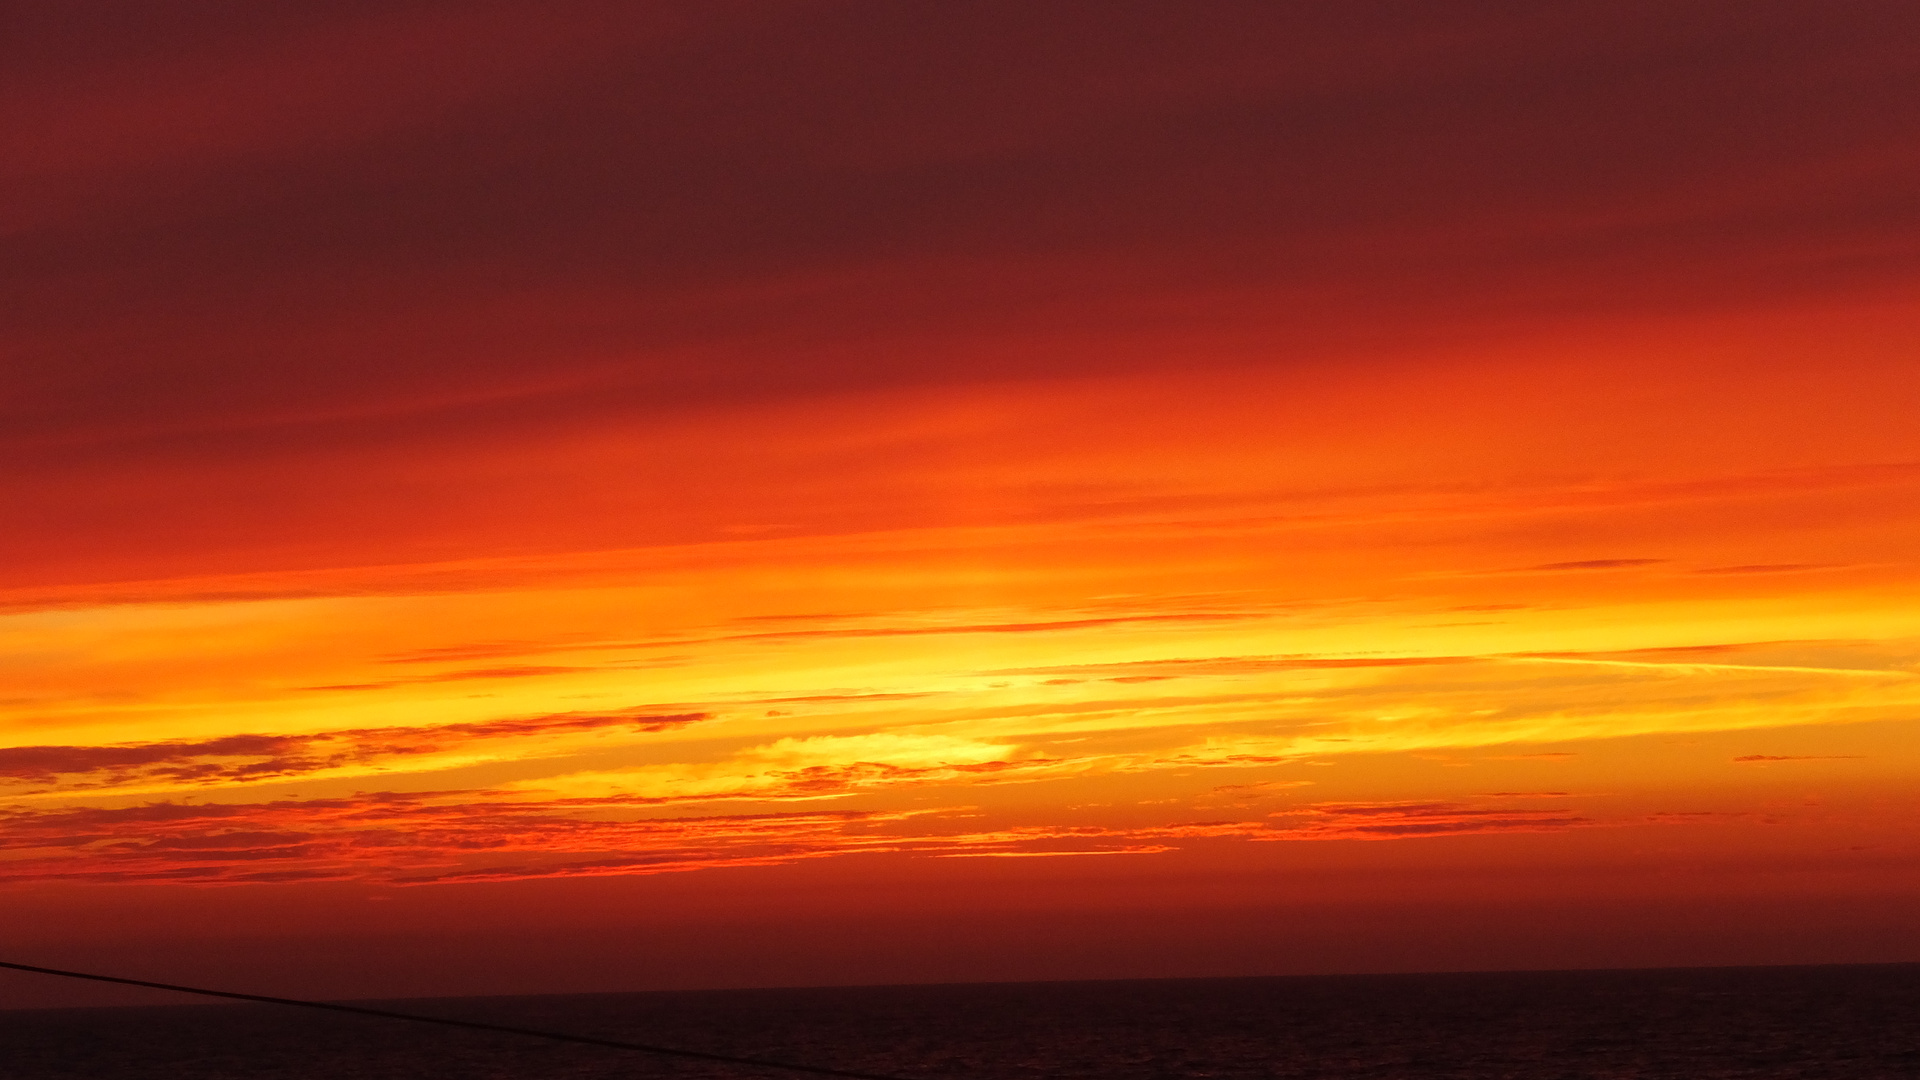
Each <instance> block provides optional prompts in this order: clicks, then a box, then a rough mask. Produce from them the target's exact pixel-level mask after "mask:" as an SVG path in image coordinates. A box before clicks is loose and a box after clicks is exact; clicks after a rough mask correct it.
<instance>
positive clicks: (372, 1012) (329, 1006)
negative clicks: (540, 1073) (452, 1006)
mask: <svg viewBox="0 0 1920 1080" xmlns="http://www.w3.org/2000/svg"><path fill="white" fill-rule="evenodd" d="M0 968H7V969H10V970H13V971H30V972H33V973H34V974H37V975H58V976H61V977H63V978H68V979H88V980H91V981H93V982H103V983H118V984H120V985H121V986H144V987H147V988H149V989H152V990H172V991H175V992H178V993H182V994H199V995H200V996H201V997H216V998H230V999H232V1000H234V1001H256V1002H261V1003H263V1004H267V1005H291V1006H294V1007H296V1008H301V1009H323V1010H325V1011H327V1012H337V1013H352V1014H353V1015H355V1016H377V1017H380V1018H382V1019H386V1020H411V1021H413V1022H414V1023H417V1024H439V1025H441V1026H442V1027H457V1028H468V1029H470V1030H473V1031H492V1032H498V1033H500V1034H505V1035H525V1036H527V1037H529V1038H534V1039H548V1040H551V1041H553V1042H564V1043H578V1044H580V1045H582V1046H605V1047H611V1048H613V1049H615V1050H636V1051H639V1052H640V1053H643V1054H662V1055H665V1056H668V1057H677V1058H692V1059H694V1060H696V1061H718V1062H723V1063H725V1064H728V1065H751V1066H754V1067H756V1068H761V1069H781V1070H784V1071H786V1072H795V1073H810V1074H812V1075H814V1076H840V1077H848V1078H850V1080H902V1078H901V1077H897V1076H886V1075H883V1074H880V1073H865V1072H854V1071H853V1070H851V1069H834V1068H829V1067H827V1066H825V1065H801V1064H797V1063H795V1062H791V1061H774V1060H771V1059H769V1058H752V1057H737V1056H735V1055H732V1054H711V1053H708V1052H706V1051H704V1050H683V1049H680V1048H679V1047H674V1046H654V1045H651V1044H649V1043H635V1042H623V1041H621V1040H619V1039H601V1038H597V1037H595V1036H592V1035H569V1034H567V1033H565V1032H560V1031H540V1030H538V1029H535V1028H523V1027H510V1026H508V1025H506V1024H488V1023H483V1022H481V1021H478V1020H452V1019H448V1018H446V1017H440V1016H420V1015H418V1014H416V1013H403V1012H394V1011H392V1010H389V1009H369V1008H366V1007H364V1006H360V1005H340V1004H336V1003H334V1002H331V1001H304V1000H302V999H300V998H283V997H269V996H267V995H265V994H241V993H235V992H234V991H231V990H207V989H204V988H202V987H198V986H179V985H176V984H174V983H163V982H149V981H147V980H145V979H123V978H120V977H119V976H117V975H94V974H89V973H88V972H84V971H64V970H62V969H60V968H50V967H35V966H34V965H32V964H12V963H8V962H6V961H4V960H0Z"/></svg>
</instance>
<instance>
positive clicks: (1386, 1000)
mask: <svg viewBox="0 0 1920 1080" xmlns="http://www.w3.org/2000/svg"><path fill="white" fill-rule="evenodd" d="M367 1004H374V1005H377V1006H378V1007H382V1008H389V1009H396V1010H402V1011H411V1012H421V1013H430V1014H433V1015H438V1016H448V1017H459V1018H465V1019H472V1020H479V1021H484V1022H490V1023H498V1024H508V1025H513V1026H520V1027H534V1028H544V1029H551V1030H556V1031H565V1032H571V1033H576V1034H583V1035H592V1036H598V1037H605V1038H612V1039H619V1040H625V1041H636V1042H647V1043H655V1044H666V1045H672V1046H677V1047H684V1048H687V1049H694V1050H703V1051H711V1052H716V1053H722V1054H730V1055H741V1056H752V1057H765V1058H777V1059H783V1060H790V1061H794V1062H800V1063H805V1064H813V1065H822V1066H827V1067H831V1068H840V1069H848V1070H855V1071H860V1072H870V1073H880V1074H887V1075H892V1076H900V1077H943V1078H946V1077H952V1078H963V1077H969V1078H978V1080H1015V1078H1022V1080H1024V1078H1034V1080H1039V1078H1062V1080H1064V1078H1088V1080H1092V1078H1101V1080H1126V1078H1134V1077H1138V1078H1142V1080H1147V1078H1155V1080H1160V1078H1164V1080H1184V1078H1188V1077H1300V1078H1317V1080H1336V1078H1337V1080H1349V1078H1351V1080H1358V1078H1362V1077H1364V1078H1368V1080H1388V1078H1394V1080H1398V1078H1407V1080H1439V1078H1462V1080H1465V1078H1473V1080H1497V1078H1509V1077H1510V1078H1523V1077H1524V1078H1528V1080H1534V1078H1543V1080H1544V1078H1560V1077H1566V1078H1575V1077H1578V1078H1593V1080H1626V1078H1651V1077H1674V1078H1686V1080H1715V1078H1731V1077H1741V1078H1747V1077H1754V1078H1758V1077H1766V1078H1770V1080H1772V1078H1799V1077H1808V1078H1817V1077H1834V1078H1848V1080H1865V1078H1871V1077H1887V1078H1896V1077H1897V1078H1901V1080H1914V1078H1916V1077H1920V965H1912V964H1903V965H1876V966H1858V967H1853V966H1850V967H1798V968H1719V969H1700V970H1667V971H1590V972H1542V973H1506V974H1457V975H1356V976H1331V977H1329V976H1313V977H1288V978H1255V979H1177V980H1151V981H1127V982H1081V983H1012V984H985V985H959V986H904V987H862V988H853V989H848V988H834V989H808V990H735V991H712V992H701V993H640V994H587V995H545V996H538V997H495V998H464V999H432V1000H413V1001H405V1002H379V1003H367ZM783 1075H788V1076H799V1075H802V1074H799V1073H781V1072H777V1071H772V1070H765V1069H753V1068H745V1067H739V1066H730V1065H720V1064H712V1063H701V1062H688V1061H681V1060H674V1059H666V1058H660V1057H655V1056H650V1055H647V1054H641V1053H635V1052H629V1051H617V1050H610V1049H601V1048H594V1047H585V1046H573V1045H566V1044H560V1043H550V1042H543V1041H540V1040H536V1039H528V1038H522V1037H516V1036H506V1035H499V1034H490V1033H480V1032H471V1031H462V1030H458V1029H449V1028H438V1027H432V1026H428V1025H423V1024H409V1023H404V1022H399V1021H392V1020H379V1019H373V1018H364V1017H352V1016H338V1015H329V1014H326V1013H317V1012H310V1011H307V1010H298V1009H290V1008H281V1007H274V1006H266V1005H182V1006H163V1007H143V1008H101V1009H48V1010H24V1011H13V1012H0V1077H5V1078H6V1080H40V1078H43V1077H44V1078H54V1077H61V1078H69V1077H72V1078H88V1080H120V1078H127V1080H133V1078H139V1080H227V1078H242V1077H245V1078H273V1080H376V1078H378V1080H389V1078H391V1080H403V1078H404V1080H602V1078H609V1080H610V1078H615V1077H618V1078H621V1080H632V1078H642V1077H660V1078H668V1080H717V1078H722V1077H725V1078H736V1077H777V1076H783Z"/></svg>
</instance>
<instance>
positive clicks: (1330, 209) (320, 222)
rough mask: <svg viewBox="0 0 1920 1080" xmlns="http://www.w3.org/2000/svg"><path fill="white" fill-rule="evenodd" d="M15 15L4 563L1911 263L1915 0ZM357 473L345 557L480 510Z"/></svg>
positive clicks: (244, 9)
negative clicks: (504, 464)
mask: <svg viewBox="0 0 1920 1080" xmlns="http://www.w3.org/2000/svg"><path fill="white" fill-rule="evenodd" d="M3 17H4V19H5V20H6V25H5V27H4V30H3V32H0V94H4V95H5V97H6V99H7V101H8V105H9V107H8V108H7V109H6V110H4V112H0V116H3V117H4V120H0V140H4V145H3V147H0V207H4V211H0V297H4V301H3V302H0V350H4V351H3V352H0V450H4V452H5V453H6V454H7V460H8V461H9V463H10V469H9V474H8V475H7V476H6V477H4V478H0V499H3V500H4V501H5V502H6V504H7V505H8V506H9V507H11V508H13V513H14V514H15V515H16V516H22V517H25V518H28V519H31V520H34V521H36V522H40V523H42V524H43V525H44V528H42V529H40V530H36V531H35V532H34V533H33V534H32V535H33V536H35V537H45V536H58V537H60V538H61V541H60V544H59V545H53V544H50V543H49V542H47V541H45V540H35V539H30V538H23V537H16V538H13V539H10V540H8V541H6V543H5V544H4V545H0V562H4V563H6V564H7V565H9V566H12V567H15V568H26V567H30V566H31V565H33V564H35V563H37V562H54V561H58V560H60V559H63V558H67V557H69V555H68V553H69V551H85V550H90V549H97V550H98V551H100V552H103V554H100V555H99V556H98V558H99V559H102V560H104V559H107V558H108V554H107V553H110V552H111V551H112V550H113V542H115V538H118V537H122V536H124V535H125V534H126V533H128V532H130V531H136V530H137V531H140V532H141V534H142V535H143V537H144V538H145V544H144V545H143V550H144V551H147V552H151V553H152V555H151V561H153V562H154V563H156V564H159V565H161V566H162V568H163V569H165V570H166V572H168V573H172V572H176V571H175V570H174V569H172V568H171V567H172V565H173V564H172V563H169V562H168V560H169V559H172V560H173V562H174V563H178V562H180V561H181V560H182V559H184V558H185V557H184V556H178V557H176V556H175V555H171V554H169V552H198V553H201V555H202V556H204V558H203V562H205V561H211V562H220V561H221V560H222V559H223V558H224V559H226V560H227V565H228V567H229V568H231V566H232V565H237V564H236V563H235V562H234V561H233V557H232V556H231V555H228V556H219V555H218V551H221V550H224V551H229V552H231V551H236V550H248V551H252V550H267V549H271V550H272V551H274V552H278V554H273V555H268V556H261V557H260V558H259V559H257V560H254V562H253V563H249V565H255V564H257V565H274V566H284V565H290V564H301V565H309V564H318V565H333V564H331V563H327V562H325V561H324V557H333V555H334V553H335V550H336V549H328V551H327V553H326V555H325V556H324V557H323V556H315V555H313V554H312V553H310V552H307V551H306V549H304V548H302V547H301V545H302V544H303V543H306V542H307V534H308V533H310V532H311V531H312V530H314V529H316V528H323V527H324V526H325V524H326V523H327V522H329V521H331V520H333V518H331V517H329V516H328V515H327V514H325V513H321V512H318V511H315V510H313V509H312V508H313V507H315V506H318V505H321V504H323V503H327V502H328V501H329V500H339V501H343V502H344V501H348V500H349V498H350V496H354V493H356V492H358V491H359V489H360V487H362V486H364V483H365V481H364V478H366V477H370V476H380V475H382V474H383V470H385V469H387V467H388V466H389V465H390V464H391V462H392V461H393V460H394V459H395V457H396V456H397V457H400V458H404V457H405V456H406V455H408V454H410V453H412V452H413V451H415V450H418V449H419V448H421V447H441V446H447V445H452V446H456V447H457V446H465V445H469V444H478V443H486V444H489V445H499V444H500V443H502V442H503V441H510V440H511V439H513V438H514V437H515V436H516V435H517V434H521V433H525V432H529V431H549V430H555V429H569V430H572V429H577V428H579V427H581V426H582V425H593V424H610V423H617V422H631V421H632V420H633V419H634V418H635V417H636V416H639V415H658V414H659V413H661V412H662V411H664V410H674V409H681V408H685V407H689V406H694V405H709V404H716V403H741V402H749V401H765V400H777V399H785V398H792V397H795V396H804V395H812V394H817V393H821V392H827V391H835V390H846V389H867V388H875V387H888V386H904V385H917V384H940V383H951V382H955V381H966V380H982V379H1008V378H1028V377H1036V376H1038V377H1047V376H1058V375H1072V374H1078V373H1087V372H1102V371H1110V370H1114V369H1116V368H1127V367H1133V368H1142V367H1153V366H1156V365H1165V364H1169V363H1174V362H1177V363H1179V364H1180V365H1182V366H1190V365H1192V364H1195V363H1219V364H1238V363H1248V362H1255V361H1258V362H1263V363H1265V362H1287V363H1311V362H1319V361H1320V360H1325V359H1327V358H1331V357H1348V358H1352V357H1355V356H1358V355H1363V354H1365V353H1367V352H1368V351H1370V350H1374V349H1376V348H1377V347H1379V346H1381V345H1382V344H1393V343H1396V342H1407V341H1420V342H1426V341H1432V340H1439V339H1447V338H1449V337H1450V336H1457V335H1459V334H1461V333H1466V332H1468V331H1470V330H1473V329H1474V328H1481V329H1484V328H1485V327H1486V326H1488V325H1493V324H1497V325H1500V326H1522V325H1533V324H1539V323H1553V322H1554V321H1556V320H1562V319H1566V318H1570V317H1574V318H1585V317H1589V316H1617V315H1629V316H1641V315H1646V314H1649V313H1670V312H1697V311H1701V310H1707V309H1716V310H1719V309H1727V308H1733V309H1743V310H1744V309H1750V308H1770V307H1774V306H1778V305H1782V304H1789V303H1795V302H1800V301H1820V300H1823V299H1826V298H1831V297H1834V296H1845V297H1857V296H1874V295H1898V292H1899V290H1900V289H1902V288H1905V287H1907V286H1909V285H1910V284H1911V281H1912V278H1913V276H1914V273H1915V270H1916V254H1917V253H1920V245H1917V244H1916V241H1917V240H1920V202H1917V201H1916V200H1915V199H1914V198H1913V197H1912V192H1913V191H1914V190H1916V189H1920V140H1917V139H1915V138H1914V122H1913V117H1914V116H1916V115H1920V78H1917V77H1916V74H1917V73H1920V61H1916V59H1915V53H1914V51H1913V50H1912V49H1911V47H1910V43H1911V42H1912V41H1913V40H1914V37H1915V34H1916V31H1920V11H1917V10H1916V9H1915V8H1914V6H1913V5H1911V4H1908V3H1903V2H1898V0H1858V2H1850V3H1845V4H1840V5H1835V4H1832V3H1827V2H1819V0H1771V2H1734V0H1658V2H1656V0H1624V2H1622V0H1613V2H1604V3H1603V2H1598V0H1591V2H1573V3H1564V4H1555V5H1545V6H1543V5H1540V4H1537V3H1523V2H1519V0H1474V2H1469V3H1455V4H1446V5H1417V4H1405V3H1397V2H1391V3H1390V2H1385V0H1356V2H1352V3H1341V4H1323V5H1297V4H1273V3H1264V2H1240V3H1236V2H1220V3H1210V4H1207V5H1204V6H1201V7H1196V6H1194V5H1191V4H1187V3H1179V2H1174V0H1166V2H1157V3H1142V2H1117V3H1115V2H1107V3H1091V2H1088V3H1073V2H1062V3H1048V4H1038V5H1036V4H1029V3H1022V2H1015V0H998V2H975V3H956V4H942V5H933V6H928V5H897V4H891V3H885V2H880V0H867V2H852V3H835V2H803V3H700V4H679V5H673V4H643V5H635V4H630V3H623V2H613V0H555V2H546V3H539V4H535V3H530V2H496V3H480V4H474V3H465V2H451V0H444V2H427V0H416V2H404V0H403V2H394V3H362V2H334V3H320V4H305V5H299V6H297V7H287V6H277V5H274V6H263V5H250V4H241V3H233V2H218V0H165V2H161V3H154V4H142V5H139V10H138V11H128V10H126V9H125V6H124V5H113V4H107V3H105V2H104V0H80V2H76V3H63V4H58V5H38V6H34V5H27V6H21V5H14V6H11V7H9V8H8V9H7V11H6V12H5V15H4V16H3ZM353 454H359V455H363V456H362V457H358V458H354V459H353V460H351V461H348V462H345V463H343V462H342V460H341V455H353ZM770 467H771V466H770ZM169 468H172V469H174V470H175V471H174V472H171V473H169V472H167V470H168V469H169ZM216 474H217V475H216ZM183 477H187V478H190V479H182V478H183ZM342 477H351V478H352V482H351V483H349V482H347V481H345V480H343V479H342ZM381 483H383V484H386V485H387V486H386V487H382V488H380V490H381V491H383V492H385V493H386V494H385V495H384V496H382V498H383V499H384V500H385V501H384V502H379V501H378V500H376V502H377V503H378V505H377V507H376V508H375V509H363V510H362V511H360V512H359V515H358V516H359V517H360V518H362V520H364V521H365V522H366V525H365V526H364V529H365V530H366V531H367V532H368V534H369V536H371V537H372V539H370V540H369V541H368V544H369V545H370V546H375V547H377V546H380V545H383V544H384V545H385V547H386V549H388V550H392V549H395V548H404V547H406V546H407V544H408V543H410V542H411V538H410V537H409V536H408V534H407V531H406V528H405V527H404V525H403V524H395V523H394V522H393V521H387V520H383V518H393V519H395V520H396V521H397V520H399V519H402V518H405V517H406V516H407V514H408V513H413V512H415V509H416V508H418V507H423V506H424V507H428V508H432V507H436V506H440V505H441V504H442V503H453V504H455V505H454V509H453V510H449V511H448V513H450V514H454V516H455V517H456V518H457V516H458V514H459V513H468V512H469V511H467V510H465V509H461V508H460V507H459V506H458V505H457V500H453V499H452V498H451V497H450V496H449V495H448V494H447V493H446V492H445V491H444V490H443V489H442V488H439V487H436V485H435V484H434V482H433V478H432V477H431V476H430V475H429V476H427V477H426V478H425V479H416V480H413V481H403V480H396V479H391V478H387V479H383V480H382V481H381ZM408 483H412V484H413V485H414V486H413V487H407V486H406V485H407V484H408ZM182 484H188V485H189V486H192V487H193V490H192V491H191V492H182V491H181V489H180V487H181V485H182ZM675 501H677V502H689V503H691V502H693V501H696V500H694V499H693V498H692V496H691V495H689V496H688V498H686V499H680V500H675ZM480 502H482V503H484V500H480ZM183 504H190V505H191V512H187V511H184V510H183V509H182V506H183ZM420 512H425V511H420ZM472 512H473V513H476V514H477V513H479V511H472ZM316 514H318V517H317V518H316V517H315V515H316ZM447 529H448V530H450V535H454V536H458V535H460V533H461V522H460V521H458V520H455V521H453V522H452V523H451V524H449V525H448V526H447ZM381 530H387V532H384V533H383V532H382V531H381ZM389 534H391V535H389ZM542 542H544V540H543V541H542ZM315 543H316V544H317V546H319V547H322V548H325V547H326V544H325V543H322V542H317V541H316V542H315ZM446 544H447V545H449V546H452V547H458V542H457V541H453V540H449V541H446ZM89 545H91V548H89ZM124 546H125V545H124V544H121V545H120V547H124ZM208 552H214V553H215V554H213V555H208V554H206V553H208ZM72 557H74V558H79V556H78V555H74V556H72ZM302 560H308V561H306V562H303V561H302ZM313 560H321V561H318V562H317V563H315V562H314V561H313ZM14 572H15V574H16V575H20V576H22V578H23V579H24V577H25V576H26V575H27V574H28V571H27V570H26V569H16V570H15V571H14ZM100 572H101V573H102V574H107V575H109V576H110V575H111V574H112V573H124V575H125V576H138V575H139V574H142V573H147V572H149V571H148V569H145V568H129V569H127V570H125V571H120V570H112V571H109V570H101V571H100Z"/></svg>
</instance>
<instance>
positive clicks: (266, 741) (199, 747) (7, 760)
mask: <svg viewBox="0 0 1920 1080" xmlns="http://www.w3.org/2000/svg"><path fill="white" fill-rule="evenodd" d="M707 717H708V714H707V713H702V712H687V713H673V714H658V713H652V712H643V711H637V710H636V711H627V712H605V713H585V712H580V713H550V714H546V715H541V716H518V717H507V718H503V719H499V720H483V721H475V722H471V723H460V724H434V725H428V726H422V727H386V728H353V729H349V730H345V731H328V732H321V733H318V734H311V735H228V736H223V737H220V738H215V739H199V740H174V741H168V742H154V743H130V744H125V745H120V746H15V747H8V748H4V749H0V782H7V781H10V782H13V783H35V784H49V783H55V782H58V783H59V784H60V786H61V787H62V788H100V787H115V786H121V785H127V784H141V783H155V782H171V783H194V784H221V783H233V782H245V781H251V780H265V779H273V778H279V777H288V776H298V775H301V774H304V773H312V772H319V771H322V770H325V769H337V768H341V767H344V766H348V765H366V764H369V763H372V762H377V761H382V760H386V759H394V758H405V757H409V756H415V755H421V754H432V753H437V752H439V751H442V750H447V749H451V748H453V747H455V746H459V745H463V744H468V743H471V742H473V741H477V740H487V739H524V738H537V737H543V736H551V735H560V734H565V733H568V732H580V731H595V730H625V731H628V732H638V733H644V732H655V731H667V730H670V729H672V728H677V727H684V726H686V725H688V724H692V723H697V722H699V721H701V720H705V719H707Z"/></svg>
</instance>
